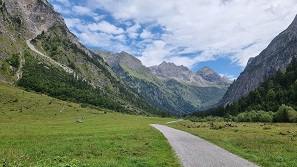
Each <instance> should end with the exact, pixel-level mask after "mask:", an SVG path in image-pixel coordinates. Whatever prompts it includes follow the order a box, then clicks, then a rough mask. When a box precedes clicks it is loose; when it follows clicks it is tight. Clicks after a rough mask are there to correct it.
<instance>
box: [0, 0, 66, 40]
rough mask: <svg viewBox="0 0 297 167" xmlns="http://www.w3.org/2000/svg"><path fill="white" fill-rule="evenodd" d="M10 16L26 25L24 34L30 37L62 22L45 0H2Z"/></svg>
mask: <svg viewBox="0 0 297 167" xmlns="http://www.w3.org/2000/svg"><path fill="white" fill-rule="evenodd" d="M3 2H4V3H5V5H6V8H7V11H8V13H9V14H10V15H11V16H14V17H17V18H18V19H19V20H20V22H21V24H23V25H24V27H26V29H27V31H26V33H25V34H24V35H25V37H26V38H28V39H31V38H34V37H36V36H37V35H38V34H41V32H42V31H47V30H48V29H49V28H50V27H52V26H54V25H55V24H64V21H63V19H62V17H61V15H60V14H58V13H56V12H54V8H53V7H52V6H51V5H50V4H49V3H48V2H47V1H46V0H3Z"/></svg>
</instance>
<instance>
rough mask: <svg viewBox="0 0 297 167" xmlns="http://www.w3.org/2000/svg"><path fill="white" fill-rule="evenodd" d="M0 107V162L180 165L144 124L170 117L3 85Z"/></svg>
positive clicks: (22, 164)
mask: <svg viewBox="0 0 297 167" xmlns="http://www.w3.org/2000/svg"><path fill="white" fill-rule="evenodd" d="M50 103H51V104H50ZM0 106H1V110H0V126H1V128H0V139H1V140H0V147H1V149H0V164H3V165H8V166H66V165H67V164H68V165H70V166H180V165H179V163H178V160H177V159H176V157H175V156H174V153H173V151H172V149H171V147H170V146H169V144H168V142H167V141H166V139H165V138H164V137H163V135H162V134H161V133H159V132H158V131H157V130H155V129H153V128H152V127H150V126H148V124H150V123H164V122H166V121H169V119H161V118H152V117H141V116H132V115H123V114H118V113H114V112H111V111H104V110H96V109H89V108H81V107H80V105H78V104H75V103H69V102H65V101H60V100H57V99H53V98H51V97H48V96H46V95H42V94H35V93H30V92H26V91H23V90H20V89H16V88H15V87H10V86H7V85H3V84H0ZM81 117H84V122H83V123H76V122H75V121H76V120H77V119H79V118H81Z"/></svg>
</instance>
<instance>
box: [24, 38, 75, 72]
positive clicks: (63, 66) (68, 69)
mask: <svg viewBox="0 0 297 167" xmlns="http://www.w3.org/2000/svg"><path fill="white" fill-rule="evenodd" d="M26 43H27V45H28V47H29V48H30V49H31V50H33V51H34V52H36V53H37V54H39V55H40V56H42V57H44V58H46V59H47V60H49V61H50V62H51V63H53V64H55V65H57V66H59V67H61V68H62V69H63V70H65V71H66V72H68V73H70V74H73V73H74V71H73V70H72V69H71V68H69V67H67V66H65V65H64V64H61V63H58V62H56V61H55V60H54V59H52V58H50V57H48V56H46V55H45V54H43V53H41V52H39V51H38V50H37V49H36V48H35V46H34V45H32V44H31V39H29V40H27V41H26Z"/></svg>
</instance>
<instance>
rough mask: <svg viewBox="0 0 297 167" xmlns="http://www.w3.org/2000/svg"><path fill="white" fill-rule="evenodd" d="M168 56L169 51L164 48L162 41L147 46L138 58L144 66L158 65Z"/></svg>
mask: <svg viewBox="0 0 297 167" xmlns="http://www.w3.org/2000/svg"><path fill="white" fill-rule="evenodd" d="M169 55H170V51H169V50H168V48H166V44H165V42H164V41H161V40H157V41H154V42H153V43H151V44H149V45H148V46H147V48H145V49H144V51H143V54H142V56H141V57H138V58H139V59H140V60H141V62H142V63H143V64H144V65H146V66H153V65H158V64H160V62H162V61H163V60H165V59H166V57H167V56H169Z"/></svg>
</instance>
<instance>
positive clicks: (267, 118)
mask: <svg viewBox="0 0 297 167" xmlns="http://www.w3.org/2000/svg"><path fill="white" fill-rule="evenodd" d="M272 120H273V117H272V115H270V114H269V113H264V114H261V115H260V118H259V121H260V122H272Z"/></svg>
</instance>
